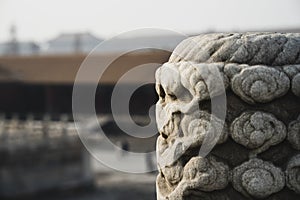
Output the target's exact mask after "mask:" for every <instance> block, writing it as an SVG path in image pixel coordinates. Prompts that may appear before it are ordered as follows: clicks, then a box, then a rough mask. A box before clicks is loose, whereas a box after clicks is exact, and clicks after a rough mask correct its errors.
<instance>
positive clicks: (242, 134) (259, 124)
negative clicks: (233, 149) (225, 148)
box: [230, 111, 286, 154]
mask: <svg viewBox="0 0 300 200" xmlns="http://www.w3.org/2000/svg"><path fill="white" fill-rule="evenodd" d="M230 134H231V137H232V138H233V140H234V141H236V142H237V143H239V144H242V145H244V146H246V147H247V148H249V149H254V150H253V151H252V153H254V154H257V153H261V152H263V151H265V150H267V149H268V148H269V147H270V146H272V145H276V144H278V143H280V142H282V141H283V140H284V139H285V137H286V127H285V125H284V124H283V123H282V122H281V121H279V120H277V119H276V118H275V117H274V116H273V115H272V114H269V113H265V112H259V111H258V112H245V113H243V114H242V115H241V116H239V117H238V118H236V119H235V120H234V121H233V123H232V125H231V128H230Z"/></svg>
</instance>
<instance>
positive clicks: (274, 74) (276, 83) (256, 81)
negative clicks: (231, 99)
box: [225, 64, 290, 104]
mask: <svg viewBox="0 0 300 200" xmlns="http://www.w3.org/2000/svg"><path fill="white" fill-rule="evenodd" d="M225 73H226V74H228V75H229V76H230V77H231V89H232V90H233V91H234V93H236V94H237V95H239V96H240V97H241V98H242V99H243V100H244V101H246V102H248V103H252V104H254V103H256V102H258V103H266V102H269V101H272V100H273V99H275V98H278V97H281V96H283V95H285V94H286V93H287V92H288V90H289V89H290V79H289V77H288V76H287V75H286V74H285V73H284V72H281V71H280V70H278V69H276V68H270V67H268V66H264V65H255V66H248V65H236V64H228V65H226V68H225Z"/></svg>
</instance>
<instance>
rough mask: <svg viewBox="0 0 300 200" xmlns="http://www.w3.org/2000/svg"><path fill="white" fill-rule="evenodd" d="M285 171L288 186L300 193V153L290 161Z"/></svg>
mask: <svg viewBox="0 0 300 200" xmlns="http://www.w3.org/2000/svg"><path fill="white" fill-rule="evenodd" d="M285 173H286V183H287V186H288V187H289V188H290V189H291V190H294V191H295V192H297V193H300V154H298V155H296V156H294V157H293V158H292V159H291V160H290V161H289V163H288V165H287V168H286V172H285Z"/></svg>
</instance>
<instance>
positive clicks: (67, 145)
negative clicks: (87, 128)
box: [0, 115, 93, 197]
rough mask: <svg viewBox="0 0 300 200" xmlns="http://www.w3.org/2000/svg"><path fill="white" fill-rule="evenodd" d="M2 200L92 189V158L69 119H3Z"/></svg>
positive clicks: (0, 148)
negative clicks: (26, 195)
mask: <svg viewBox="0 0 300 200" xmlns="http://www.w3.org/2000/svg"><path fill="white" fill-rule="evenodd" d="M0 154H1V162H0V197H16V196H19V195H24V194H33V193H37V192H43V191H48V190H64V189H71V188H77V187H82V186H87V185H91V184H92V183H93V175H92V171H91V167H90V155H89V154H88V153H87V151H86V150H85V147H84V146H83V145H82V143H81V142H80V140H79V138H78V135H77V132H76V129H75V127H74V124H73V122H69V120H68V116H67V115H62V116H61V117H60V119H59V120H56V121H54V120H52V119H51V116H50V115H44V117H43V119H42V120H37V119H35V118H34V116H33V115H28V116H27V117H26V119H25V120H20V119H19V117H18V115H13V116H12V117H11V118H10V119H7V118H6V117H5V116H4V115H0Z"/></svg>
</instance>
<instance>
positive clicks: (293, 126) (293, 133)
mask: <svg viewBox="0 0 300 200" xmlns="http://www.w3.org/2000/svg"><path fill="white" fill-rule="evenodd" d="M288 141H289V142H290V143H291V145H292V146H293V147H294V148H295V149H297V150H300V115H299V117H298V119H297V120H295V121H292V122H291V123H290V124H289V128H288Z"/></svg>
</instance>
